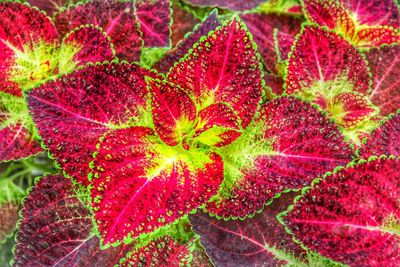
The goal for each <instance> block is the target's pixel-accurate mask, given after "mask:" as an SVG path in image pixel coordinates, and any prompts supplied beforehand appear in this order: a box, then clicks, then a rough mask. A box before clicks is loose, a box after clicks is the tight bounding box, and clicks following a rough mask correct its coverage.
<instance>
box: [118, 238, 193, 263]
mask: <svg viewBox="0 0 400 267" xmlns="http://www.w3.org/2000/svg"><path fill="white" fill-rule="evenodd" d="M189 249H190V248H189V246H188V245H181V244H179V243H178V242H176V241H175V240H174V239H173V238H172V237H170V236H164V237H162V238H160V239H157V240H153V241H151V242H150V243H149V244H148V245H147V246H145V247H142V248H140V249H138V250H136V251H133V252H129V253H128V254H127V256H126V258H125V259H124V260H123V263H122V264H121V265H120V266H121V267H126V266H171V267H178V266H189V262H190V259H191V251H190V250H189ZM190 266H193V265H190Z"/></svg>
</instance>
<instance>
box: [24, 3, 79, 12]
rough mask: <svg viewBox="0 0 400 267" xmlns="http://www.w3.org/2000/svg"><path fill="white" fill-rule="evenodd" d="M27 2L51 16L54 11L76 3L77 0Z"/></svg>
mask: <svg viewBox="0 0 400 267" xmlns="http://www.w3.org/2000/svg"><path fill="white" fill-rule="evenodd" d="M27 2H28V3H29V4H31V5H32V6H36V7H38V8H39V9H40V10H43V11H45V12H46V14H47V15H48V16H53V14H54V13H57V12H60V11H61V10H62V9H63V8H64V7H67V6H69V5H72V4H76V3H78V2H79V0H28V1H27Z"/></svg>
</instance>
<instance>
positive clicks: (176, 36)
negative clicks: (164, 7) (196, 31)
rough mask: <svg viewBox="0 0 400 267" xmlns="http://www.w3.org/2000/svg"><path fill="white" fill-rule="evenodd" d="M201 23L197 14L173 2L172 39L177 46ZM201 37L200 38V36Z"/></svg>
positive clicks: (173, 44)
mask: <svg viewBox="0 0 400 267" xmlns="http://www.w3.org/2000/svg"><path fill="white" fill-rule="evenodd" d="M198 23H199V21H198V20H197V19H196V18H195V16H194V15H193V14H192V13H191V12H190V11H188V10H187V8H184V7H180V6H179V5H178V4H175V3H172V25H171V32H172V33H171V41H172V46H173V47H175V46H176V45H177V44H178V43H179V42H180V41H182V40H183V39H184V38H185V35H186V34H188V33H189V32H191V31H192V30H193V28H194V26H196V25H197V24H198ZM198 39H199V38H198Z"/></svg>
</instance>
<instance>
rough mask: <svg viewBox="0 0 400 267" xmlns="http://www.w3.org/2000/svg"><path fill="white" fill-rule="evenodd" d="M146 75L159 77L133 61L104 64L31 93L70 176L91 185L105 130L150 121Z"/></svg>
mask: <svg viewBox="0 0 400 267" xmlns="http://www.w3.org/2000/svg"><path fill="white" fill-rule="evenodd" d="M146 75H148V76H150V77H154V78H155V77H156V75H155V74H154V73H152V72H150V71H148V70H145V69H142V68H140V67H139V66H137V65H134V64H116V63H110V64H102V65H96V66H89V67H86V68H84V69H81V70H78V71H76V72H74V73H72V74H70V75H67V76H64V77H62V78H59V79H57V80H55V81H52V82H48V83H46V84H44V85H42V86H41V87H39V88H36V89H33V90H31V91H30V92H29V93H28V95H27V101H28V104H29V109H30V112H31V114H32V117H33V120H34V122H35V124H36V126H37V128H38V131H39V134H40V135H41V137H42V138H43V143H44V145H45V146H46V147H48V148H49V150H50V153H51V154H52V155H53V156H54V157H55V158H56V159H57V162H58V163H59V165H60V167H61V168H62V169H63V170H64V171H65V172H66V173H67V174H68V175H70V176H72V177H73V178H75V179H76V180H78V181H79V182H81V183H83V184H84V185H87V184H88V180H87V175H88V172H89V166H88V164H89V162H90V161H91V158H92V157H91V155H92V154H93V153H94V152H95V150H96V144H97V143H98V139H99V138H100V137H101V136H102V135H103V134H104V133H105V132H107V131H108V130H109V129H113V128H118V127H122V125H124V124H132V125H137V124H139V125H145V126H148V125H149V124H151V114H147V112H146V99H147V89H146V81H145V80H144V76H146ZM146 114H147V115H146ZM146 116H147V117H148V118H147V119H146ZM138 118H140V119H138Z"/></svg>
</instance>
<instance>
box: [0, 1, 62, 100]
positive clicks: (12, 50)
mask: <svg viewBox="0 0 400 267" xmlns="http://www.w3.org/2000/svg"><path fill="white" fill-rule="evenodd" d="M0 16H1V18H2V19H1V20H0V69H1V70H2V71H1V72H0V90H1V91H3V92H6V93H10V94H13V95H17V96H22V93H21V89H27V88H21V87H23V86H24V84H25V83H24V82H21V81H19V80H16V79H17V78H18V76H19V75H18V73H19V71H21V70H20V69H18V68H16V67H15V65H16V58H17V54H18V53H22V51H24V47H27V46H35V45H37V44H39V43H43V42H44V43H47V44H54V43H56V42H57V41H58V34H57V31H56V29H55V27H54V26H53V24H52V22H51V21H50V19H49V18H48V17H46V16H45V15H44V14H43V13H41V12H40V11H38V10H36V9H34V8H31V7H29V6H27V5H24V4H21V3H11V2H3V3H0ZM24 78H25V77H24ZM26 78H30V79H32V80H37V79H38V77H35V75H32V73H31V77H26Z"/></svg>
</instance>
